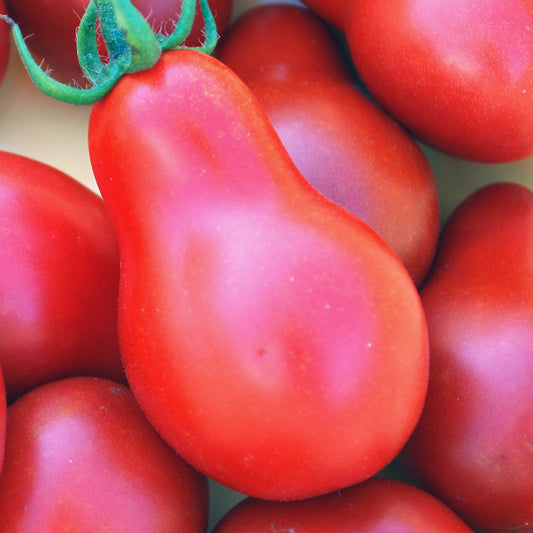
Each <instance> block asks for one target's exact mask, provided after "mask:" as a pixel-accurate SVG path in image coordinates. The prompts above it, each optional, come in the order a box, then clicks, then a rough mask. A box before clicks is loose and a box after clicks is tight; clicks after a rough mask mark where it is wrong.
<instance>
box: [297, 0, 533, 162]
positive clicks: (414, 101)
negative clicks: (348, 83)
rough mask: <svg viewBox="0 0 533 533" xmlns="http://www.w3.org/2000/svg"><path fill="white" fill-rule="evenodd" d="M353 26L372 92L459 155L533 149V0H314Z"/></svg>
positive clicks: (352, 42) (514, 155)
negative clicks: (532, 110)
mask: <svg viewBox="0 0 533 533" xmlns="http://www.w3.org/2000/svg"><path fill="white" fill-rule="evenodd" d="M304 3H305V4H306V5H308V6H310V7H311V8H313V9H315V10H316V11H317V12H318V13H319V14H322V15H324V16H326V17H327V18H328V20H330V21H331V22H333V23H336V24H337V25H338V26H339V27H340V28H341V29H342V31H343V32H344V34H345V35H346V39H347V41H348V45H349V49H350V51H351V56H352V59H353V62H354V64H355V67H356V68H357V71H358V73H359V75H360V76H361V78H362V80H363V82H364V83H365V85H366V87H367V88H368V90H369V91H370V92H371V94H372V95H373V96H374V97H375V98H376V99H377V100H378V101H379V102H380V104H382V105H383V107H384V108H385V109H387V110H388V111H389V112H390V113H391V114H392V115H393V116H395V117H396V118H397V119H398V120H399V121H400V122H401V123H402V124H404V125H405V126H406V127H407V128H408V129H409V130H410V131H411V132H413V133H414V134H415V135H416V136H417V137H419V138H420V139H421V140H422V141H423V142H425V143H427V144H429V145H430V146H432V147H434V148H436V149H438V150H441V151H443V152H446V153H449V154H451V155H454V156H457V157H461V158H466V159H471V160H476V161H484V162H506V161H513V160H517V159H522V158H525V157H529V156H531V155H533V113H531V109H533V31H531V28H532V27H533V2H531V0H510V1H508V0H449V1H446V2H443V1H438V2H436V1H435V0H416V1H415V0H392V1H391V0H358V1H357V2H344V3H343V2H331V0H305V1H304Z"/></svg>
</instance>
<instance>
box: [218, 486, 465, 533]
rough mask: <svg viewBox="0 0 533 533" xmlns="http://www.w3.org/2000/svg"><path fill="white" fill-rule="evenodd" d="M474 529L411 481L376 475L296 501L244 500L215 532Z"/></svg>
mask: <svg viewBox="0 0 533 533" xmlns="http://www.w3.org/2000/svg"><path fill="white" fill-rule="evenodd" d="M272 531H287V532H292V531H297V532H298V533H367V532H369V531H371V532H372V533H390V532H391V531H398V532H400V531H406V532H407V531H409V532H410V533H427V532H428V531H431V532H432V533H469V532H470V533H471V531H472V530H471V529H470V528H468V527H467V526H466V524H465V523H464V522H462V521H461V520H460V518H459V517H457V515H455V514H454V513H453V512H452V511H451V510H450V509H448V508H447V507H446V506H445V505H444V504H443V503H441V502H440V501H439V500H437V499H436V498H434V497H433V496H431V495H429V494H428V493H425V492H423V491H422V490H420V489H417V488H415V487H413V486H411V485H408V484H406V483H403V482H400V481H394V480H390V479H385V478H378V477H374V478H372V479H369V480H367V481H364V482H362V483H359V484H358V485H355V486H352V487H349V488H346V489H343V490H341V491H338V492H335V493H330V494H326V495H324V496H319V497H317V498H312V499H308V500H303V501H297V502H268V501H264V500H255V499H251V498H248V499H245V500H243V501H242V502H241V503H239V504H237V505H236V506H235V507H234V508H232V509H230V511H229V512H228V513H227V514H226V515H225V516H224V517H223V518H222V520H221V521H220V522H219V523H218V524H217V526H216V527H215V529H214V531H213V533H271V532H272Z"/></svg>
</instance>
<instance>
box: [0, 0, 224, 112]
mask: <svg viewBox="0 0 533 533" xmlns="http://www.w3.org/2000/svg"><path fill="white" fill-rule="evenodd" d="M200 10H201V13H202V17H203V19H204V24H205V40H204V43H203V44H202V45H201V46H194V47H191V46H186V45H183V42H184V41H185V39H186V38H187V36H188V35H189V33H190V32H191V29H192V26H193V21H194V16H195V13H196V0H183V4H182V11H181V14H180V17H179V20H178V22H177V24H176V27H175V29H174V30H173V31H172V33H170V34H168V35H166V34H162V33H158V32H156V31H154V30H152V28H151V27H150V25H149V24H148V22H147V21H146V19H145V18H144V17H143V15H142V14H141V13H140V12H139V10H138V9H137V8H136V7H135V6H134V5H133V4H132V3H131V1H130V0H91V2H90V3H89V5H88V6H87V9H86V11H85V13H84V15H83V17H82V19H81V22H80V26H79V28H78V34H77V42H76V46H77V54H78V61H79V64H80V67H81V69H82V71H83V73H84V75H85V77H86V78H87V79H88V81H89V83H90V86H89V87H88V88H85V89H82V88H80V87H75V86H71V85H67V84H64V83H62V82H59V81H57V80H55V79H53V78H52V77H51V76H50V75H49V74H48V72H46V71H45V70H43V69H42V68H41V66H40V65H39V64H37V63H36V61H35V60H34V59H33V56H32V55H31V53H30V51H29V49H28V47H27V46H26V43H25V40H24V36H23V35H22V32H21V30H20V28H19V26H18V24H17V23H16V21H14V20H13V19H11V18H10V17H9V16H8V15H0V19H3V20H4V21H5V22H7V23H8V24H9V25H10V26H11V31H12V34H13V39H14V42H15V45H16V47H17V50H18V52H19V55H20V57H21V59H22V62H23V63H24V66H25V67H26V70H27V71H28V74H29V76H30V78H31V79H32V81H33V83H34V84H35V85H36V86H37V87H38V88H39V89H40V90H41V91H42V92H43V93H45V94H47V95H48V96H51V97H52V98H55V99H56V100H60V101H62V102H67V103H70V104H77V105H89V104H93V103H95V102H97V101H98V100H100V99H102V98H103V97H104V96H105V95H106V94H107V93H108V92H109V91H110V90H111V89H112V88H113V87H114V86H115V85H116V83H117V82H118V81H119V80H120V78H122V77H123V76H124V75H125V74H128V73H132V72H139V71H141V70H147V69H150V68H151V67H153V66H154V65H155V64H156V63H157V61H158V60H159V58H160V56H161V54H162V52H164V51H165V50H174V49H178V48H188V49H194V50H199V51H201V52H204V53H206V54H211V53H212V52H213V50H214V48H215V46H216V44H217V40H218V33H217V27H216V23H215V19H214V17H213V14H212V12H211V9H210V7H209V4H208V1H207V0H200ZM98 29H99V30H100V32H101V35H102V38H103V40H104V43H105V47H106V49H107V53H108V57H107V58H106V60H105V61H102V58H101V57H100V51H99V49H98Z"/></svg>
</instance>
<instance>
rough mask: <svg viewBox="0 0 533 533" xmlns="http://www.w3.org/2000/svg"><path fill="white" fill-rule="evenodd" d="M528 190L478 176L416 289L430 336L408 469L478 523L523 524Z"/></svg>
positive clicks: (532, 303)
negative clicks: (482, 182) (424, 393)
mask: <svg viewBox="0 0 533 533" xmlns="http://www.w3.org/2000/svg"><path fill="white" fill-rule="evenodd" d="M532 249H533V194H531V192H530V191H529V190H527V189H525V188H524V187H523V186H520V185H515V184H511V183H506V184H495V185H490V186H486V187H484V188H482V189H480V190H478V191H477V192H475V193H474V194H472V195H471V196H470V197H469V198H468V199H467V200H465V201H464V203H463V204H462V205H461V206H460V207H459V208H458V209H457V210H456V211H455V213H454V214H453V215H452V218H451V219H450V221H449V223H448V225H447V226H446V228H445V230H444V232H443V235H442V243H441V245H440V247H439V250H438V252H437V258H436V263H435V265H434V267H433V270H432V272H431V274H430V276H429V278H428V282H427V284H426V285H425V286H424V288H423V289H422V293H421V295H422V301H423V304H424V309H425V311H426V316H427V319H428V327H429V336H430V346H431V350H430V354H431V372H430V385H429V393H428V399H427V403H426V406H425V408H424V414H423V415H422V418H421V421H420V424H419V425H418V427H417V429H416V431H415V433H414V435H413V437H412V439H411V440H410V442H409V444H408V445H407V448H406V451H405V455H404V456H403V459H404V462H405V463H406V465H407V466H408V468H409V471H410V472H411V473H412V474H413V475H415V476H416V478H417V479H419V480H420V482H421V483H423V486H424V487H426V488H427V489H428V490H429V491H430V492H432V493H434V494H436V495H437V496H438V497H439V498H441V499H442V500H443V501H444V502H446V503H447V504H448V505H449V506H450V507H451V508H452V509H454V510H455V511H456V512H457V513H458V514H459V515H460V516H461V517H462V518H463V519H464V520H465V521H466V522H467V523H469V524H470V525H471V527H472V528H474V529H475V530H476V531H477V530H482V531H510V530H515V529H519V530H520V531H524V532H531V531H533V476H532V472H533V444H532V443H533V388H532V386H531V383H532V382H533V256H532V254H531V250H532Z"/></svg>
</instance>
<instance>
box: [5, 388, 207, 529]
mask: <svg viewBox="0 0 533 533" xmlns="http://www.w3.org/2000/svg"><path fill="white" fill-rule="evenodd" d="M206 527H207V481H206V479H205V478H204V477H203V476H201V475H200V474H199V473H198V472H196V471H195V470H193V469H192V468H191V467H190V466H189V465H188V464H186V463H185V462H184V461H183V460H182V459H181V458H180V457H178V456H177V455H176V454H175V452H174V451H173V450H172V449H171V448H169V447H168V446H167V445H166V444H165V443H164V441H163V440H162V439H161V438H160V437H159V435H158V434H157V433H156V432H155V431H154V429H153V428H152V426H151V425H150V424H149V423H148V421H147V420H146V418H145V417H144V415H143V414H142V412H141V411H140V410H139V408H138V406H137V404H136V402H135V400H134V398H133V396H132V394H131V392H130V391H129V390H128V389H127V388H126V387H124V386H122V385H119V384H117V383H114V382H112V381H108V380H104V379H99V378H69V379H65V380H61V381H57V382H54V383H48V384H46V385H43V386H41V387H38V388H37V389H34V390H33V391H31V392H29V393H28V394H26V395H24V396H23V397H21V398H19V399H18V400H17V401H16V402H14V403H13V404H11V405H10V406H9V408H8V422H7V440H6V453H5V462H4V469H3V471H2V474H1V475H0V530H1V531H2V532H3V533H11V532H13V533H15V532H16V533H35V532H36V531H39V532H40V533H67V532H68V533H70V532H72V531H77V532H80V533H92V532H95V531H112V532H113V533H122V532H123V533H136V532H138V533H147V532H150V533H158V532H160V533H169V532H180V533H205V531H206Z"/></svg>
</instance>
